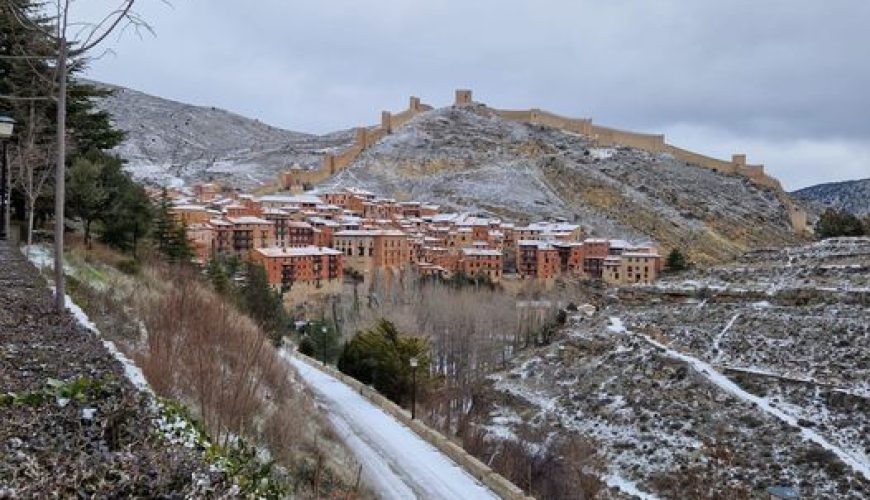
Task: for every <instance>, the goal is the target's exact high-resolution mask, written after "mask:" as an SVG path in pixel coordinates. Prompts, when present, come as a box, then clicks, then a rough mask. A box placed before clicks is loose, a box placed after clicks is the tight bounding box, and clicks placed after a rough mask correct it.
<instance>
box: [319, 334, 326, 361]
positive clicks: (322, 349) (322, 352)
mask: <svg viewBox="0 0 870 500" xmlns="http://www.w3.org/2000/svg"><path fill="white" fill-rule="evenodd" d="M320 333H321V335H320V356H321V357H322V359H321V360H320V362H321V363H323V364H326V358H327V356H326V345H327V342H326V327H325V326H324V327H322V328H321V329H320Z"/></svg>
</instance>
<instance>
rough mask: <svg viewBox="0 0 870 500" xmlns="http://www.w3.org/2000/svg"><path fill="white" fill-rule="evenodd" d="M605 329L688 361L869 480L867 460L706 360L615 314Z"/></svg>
mask: <svg viewBox="0 0 870 500" xmlns="http://www.w3.org/2000/svg"><path fill="white" fill-rule="evenodd" d="M608 330H610V331H611V332H614V333H629V334H632V335H637V336H638V337H641V338H643V339H644V340H646V341H647V342H649V343H650V344H651V345H653V346H655V347H658V348H659V349H662V350H663V351H664V352H665V354H666V355H668V356H669V357H671V358H674V359H679V360H681V361H683V362H685V363H687V364H689V365H690V366H691V367H692V368H694V369H695V371H697V372H698V373H700V374H701V376H703V377H704V378H705V379H707V380H708V381H709V382H711V383H712V384H714V385H716V386H717V387H719V388H720V389H722V390H724V391H726V392H729V393H731V394H732V395H734V396H735V397H737V398H738V399H740V400H742V401H745V402H747V403H750V404H753V405H757V407H758V408H759V409H760V410H761V411H763V412H765V413H767V414H769V415H772V416H773V417H775V418H778V419H780V420H782V421H783V422H785V423H787V424H788V425H791V426H793V427H799V428H800V429H801V436H803V438H804V439H807V440H809V441H812V442H814V443H816V444H818V445H819V446H821V447H822V448H825V449H826V450H829V451H831V452H833V453H834V454H836V455H837V456H838V457H839V458H840V460H842V461H843V462H844V463H846V464H847V465H849V467H851V468H853V469H855V470H856V471H858V472H859V473H861V475H863V476H864V477H865V478H867V479H870V463H867V461H865V460H862V459H860V458H857V457H855V456H853V455H852V454H851V453H849V452H848V451H846V450H844V449H843V448H841V447H839V446H837V445H836V444H834V443H832V442H830V441H828V440H827V439H825V437H824V436H822V435H821V434H819V433H818V432H816V431H813V430H812V429H807V428H806V427H801V426H799V425H798V423H797V421H798V419H797V417H795V416H793V415H790V414H788V413H786V412H784V411H782V410H780V409H779V408H776V407H774V406H773V405H771V404H770V402H769V401H768V400H767V399H765V398H761V397H758V396H756V395H754V394H750V393H748V392H746V391H745V390H743V388H741V387H740V386H739V385H737V384H735V383H734V382H732V381H731V379H729V378H728V377H726V376H725V375H723V374H722V373H719V372H718V371H716V369H715V368H713V366H712V365H710V364H709V363H707V362H705V361H702V360H700V359H698V358H696V357H693V356H689V355H688V354H683V353H681V352H678V351H676V350H674V349H671V348H670V347H667V346H665V345H664V344H662V343H660V342H657V341H656V340H653V339H652V338H650V337H649V336H647V335H644V334H643V333H639V332H633V331H631V330H628V329H627V328H625V326H624V325H623V324H622V320H621V319H620V318H617V317H611V318H610V326H609V327H608Z"/></svg>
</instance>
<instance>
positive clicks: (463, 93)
mask: <svg viewBox="0 0 870 500" xmlns="http://www.w3.org/2000/svg"><path fill="white" fill-rule="evenodd" d="M455 104H456V105H457V106H464V105H466V104H471V91H470V90H468V89H459V90H457V91H456V103H455Z"/></svg>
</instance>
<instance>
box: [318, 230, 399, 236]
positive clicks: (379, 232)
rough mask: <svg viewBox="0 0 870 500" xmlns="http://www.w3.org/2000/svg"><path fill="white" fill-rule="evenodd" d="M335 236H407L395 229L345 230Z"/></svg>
mask: <svg viewBox="0 0 870 500" xmlns="http://www.w3.org/2000/svg"><path fill="white" fill-rule="evenodd" d="M335 236H407V234H405V233H404V232H402V231H399V230H397V229H345V230H344V231H338V232H337V233H335Z"/></svg>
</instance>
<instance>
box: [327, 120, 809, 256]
mask: <svg viewBox="0 0 870 500" xmlns="http://www.w3.org/2000/svg"><path fill="white" fill-rule="evenodd" d="M346 186H360V187H363V188H366V189H369V190H371V191H373V192H375V193H378V194H380V195H386V196H391V197H394V198H397V199H399V200H420V201H430V202H434V203H440V204H442V205H445V206H447V207H452V208H454V209H459V210H470V211H477V212H486V213H490V214H495V215H498V216H502V217H505V218H507V219H510V220H519V221H522V220H534V219H540V218H547V217H564V218H567V219H568V220H571V221H576V222H577V223H579V224H581V225H583V226H585V227H586V228H588V230H589V231H590V232H591V233H595V234H599V235H604V236H611V237H619V236H621V237H625V238H628V239H633V240H645V239H648V238H652V239H654V240H655V241H657V242H659V243H660V244H662V245H663V246H664V247H665V248H672V247H681V248H684V249H686V250H688V252H689V254H690V256H691V257H692V258H693V259H695V260H696V261H697V262H716V261H722V260H727V259H729V258H732V257H734V256H736V255H738V254H739V253H741V252H742V251H744V250H746V249H748V248H753V247H761V246H771V245H779V244H782V243H785V242H790V241H796V240H797V238H798V237H797V236H796V235H795V234H794V233H793V231H792V229H791V227H790V224H789V220H788V217H787V209H786V207H785V206H784V204H783V202H782V200H780V199H779V198H778V196H777V194H776V193H775V192H774V191H773V190H772V189H769V188H763V187H760V186H758V185H756V184H753V183H752V182H750V181H749V180H747V179H746V178H743V177H739V176H735V175H725V174H720V173H717V172H715V171H712V170H709V169H705V168H700V167H695V166H690V165H687V164H686V163H685V162H681V161H677V160H675V159H674V158H673V157H672V156H670V155H667V154H651V153H647V152H644V151H640V150H637V149H633V148H628V147H616V148H596V147H594V145H593V144H592V143H591V142H590V140H589V138H588V137H585V136H582V135H579V134H574V133H569V132H565V131H562V130H560V129H556V128H550V127H546V126H542V125H534V124H529V123H523V122H514V121H507V120H505V119H502V118H500V117H499V116H498V115H497V114H496V113H494V112H492V111H491V110H489V109H488V108H486V107H485V106H482V105H473V106H459V107H447V108H441V109H435V110H432V111H427V112H424V113H421V114H419V115H417V116H415V117H414V118H413V119H411V121H409V122H408V123H406V124H405V125H403V126H402V127H400V128H398V129H397V130H396V131H395V132H394V133H393V134H390V135H387V136H386V137H384V138H383V139H381V140H380V141H379V142H378V143H377V144H375V145H373V146H372V147H371V148H369V149H367V150H366V151H364V152H363V153H362V154H361V155H360V156H359V157H358V158H357V160H356V161H355V162H354V163H353V164H352V165H351V166H349V167H348V168H347V169H345V170H344V171H342V172H340V173H339V174H337V175H336V176H334V177H333V178H331V179H329V180H328V181H327V182H326V185H325V186H324V188H325V189H329V188H331V187H346Z"/></svg>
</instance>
